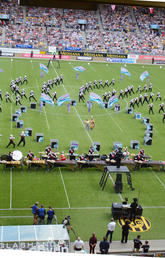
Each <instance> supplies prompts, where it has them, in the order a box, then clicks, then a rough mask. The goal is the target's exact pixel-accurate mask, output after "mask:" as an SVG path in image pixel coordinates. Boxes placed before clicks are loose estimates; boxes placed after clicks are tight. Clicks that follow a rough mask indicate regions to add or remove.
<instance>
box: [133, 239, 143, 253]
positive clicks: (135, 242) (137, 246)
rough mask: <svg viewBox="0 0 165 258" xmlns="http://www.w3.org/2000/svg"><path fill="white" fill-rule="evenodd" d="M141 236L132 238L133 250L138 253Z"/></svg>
mask: <svg viewBox="0 0 165 258" xmlns="http://www.w3.org/2000/svg"><path fill="white" fill-rule="evenodd" d="M140 238H141V236H140V235H138V236H137V238H135V239H134V240H133V242H134V252H136V253H139V250H140V247H141V246H142V242H141V240H140Z"/></svg>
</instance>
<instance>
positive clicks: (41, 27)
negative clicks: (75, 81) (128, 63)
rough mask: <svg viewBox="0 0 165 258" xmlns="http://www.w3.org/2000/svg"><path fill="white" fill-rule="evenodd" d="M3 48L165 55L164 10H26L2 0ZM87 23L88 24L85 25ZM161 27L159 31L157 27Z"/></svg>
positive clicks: (12, 0)
mask: <svg viewBox="0 0 165 258" xmlns="http://www.w3.org/2000/svg"><path fill="white" fill-rule="evenodd" d="M0 7H1V14H7V15H9V16H10V18H9V19H7V20H1V23H0V46H2V47H4V46H5V47H16V45H18V44H20V45H31V46H32V48H33V49H36V48H39V49H41V50H45V51H47V49H48V46H56V47H58V48H59V49H62V50H65V49H67V48H73V49H74V48H75V49H77V48H78V49H79V50H85V51H101V52H103V51H105V52H109V53H132V54H150V55H163V54H164V52H165V51H164V50H165V40H164V31H165V23H164V20H165V10H164V9H159V8H154V11H153V13H152V14H151V13H150V10H149V8H141V7H137V8H132V7H129V6H115V8H114V9H112V6H111V5H100V6H99V7H98V10H97V11H84V10H68V9H56V8H52V9H51V8H41V7H40V8H34V7H22V6H19V5H18V4H17V1H16V0H7V1H2V2H1V4H0ZM82 23H84V24H82ZM155 26H156V27H155Z"/></svg>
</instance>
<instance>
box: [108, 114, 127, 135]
mask: <svg viewBox="0 0 165 258" xmlns="http://www.w3.org/2000/svg"><path fill="white" fill-rule="evenodd" d="M106 113H107V114H108V115H109V113H108V111H107V110H106ZM110 117H111V119H112V120H113V122H114V123H115V124H116V126H117V127H118V128H119V130H120V131H121V132H122V133H123V129H122V128H121V127H120V125H119V124H118V123H117V122H116V120H115V119H114V118H113V116H112V115H110Z"/></svg>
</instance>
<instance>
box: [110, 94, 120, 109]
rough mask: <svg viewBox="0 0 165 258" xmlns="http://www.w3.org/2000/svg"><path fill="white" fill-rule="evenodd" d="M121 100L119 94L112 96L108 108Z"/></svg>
mask: <svg viewBox="0 0 165 258" xmlns="http://www.w3.org/2000/svg"><path fill="white" fill-rule="evenodd" d="M117 102H119V100H118V98H117V96H116V95H115V96H112V97H111V98H110V100H109V101H108V108H111V107H112V106H113V105H114V104H115V103H117Z"/></svg>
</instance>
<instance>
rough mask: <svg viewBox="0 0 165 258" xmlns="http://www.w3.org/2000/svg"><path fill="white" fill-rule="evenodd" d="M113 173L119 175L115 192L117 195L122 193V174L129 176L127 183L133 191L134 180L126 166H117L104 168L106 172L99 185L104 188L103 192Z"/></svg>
mask: <svg viewBox="0 0 165 258" xmlns="http://www.w3.org/2000/svg"><path fill="white" fill-rule="evenodd" d="M111 173H117V177H116V183H115V191H116V192H117V193H121V191H122V187H123V185H122V173H125V174H126V176H127V183H128V185H129V186H130V189H131V190H132V191H133V190H134V188H133V187H132V179H131V174H130V171H129V169H128V167H126V166H120V167H119V168H117V167H116V166H107V167H105V168H104V172H103V174H102V177H101V179H100V182H99V185H100V187H101V188H102V191H103V190H104V187H105V185H106V182H107V180H108V177H109V176H110V174H111Z"/></svg>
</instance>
